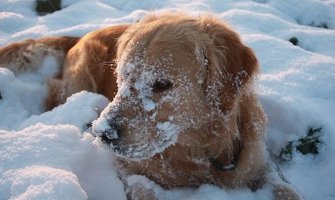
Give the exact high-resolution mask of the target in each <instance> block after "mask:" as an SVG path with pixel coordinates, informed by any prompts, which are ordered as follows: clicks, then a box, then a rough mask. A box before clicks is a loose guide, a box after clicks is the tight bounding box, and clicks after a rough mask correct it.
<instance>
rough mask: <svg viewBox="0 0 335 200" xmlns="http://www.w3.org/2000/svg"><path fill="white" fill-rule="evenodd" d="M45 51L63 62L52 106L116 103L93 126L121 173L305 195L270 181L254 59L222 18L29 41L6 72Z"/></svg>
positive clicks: (170, 20)
mask: <svg viewBox="0 0 335 200" xmlns="http://www.w3.org/2000/svg"><path fill="white" fill-rule="evenodd" d="M46 55H52V56H55V57H56V58H57V59H58V60H59V64H60V65H61V66H62V71H61V72H60V73H59V75H58V76H57V77H55V78H54V79H51V80H49V81H48V85H49V96H48V98H47V100H46V109H51V108H52V107H54V106H57V105H59V104H61V103H64V102H65V100H66V98H67V97H69V96H70V95H71V94H73V93H76V92H79V91H81V90H88V91H92V92H96V93H100V94H103V95H105V96H106V97H108V98H109V99H110V100H112V103H111V104H110V105H109V106H108V107H107V108H106V109H105V110H104V111H103V112H102V114H101V116H100V117H99V119H97V120H96V121H95V122H94V123H93V130H94V132H95V134H96V135H98V136H101V137H102V138H103V139H104V140H105V141H107V142H109V143H111V146H112V147H113V150H114V151H115V153H116V155H117V157H118V161H119V164H120V165H121V167H120V168H121V169H123V176H128V175H132V174H138V175H143V176H146V177H148V178H149V179H151V180H153V181H154V182H156V183H158V184H159V185H161V186H162V187H164V188H174V187H197V186H199V185H201V184H204V183H209V184H214V185H217V186H221V187H229V188H241V187H248V188H250V189H252V190H256V189H258V188H260V187H262V186H263V185H264V184H266V183H270V185H272V186H273V189H274V194H275V198H276V199H300V196H299V195H298V194H297V193H296V192H295V191H294V190H293V189H292V188H291V187H290V186H288V185H287V184H285V183H284V182H276V181H273V180H270V178H269V176H268V174H269V171H270V169H269V164H268V162H267V159H266V153H265V146H264V137H265V125H266V117H265V114H264V112H263V109H262V106H261V105H260V103H259V101H258V99H257V97H256V95H255V92H254V90H253V88H254V77H255V75H256V74H257V72H258V62H257V59H256V57H255V55H254V53H253V51H252V50H251V49H250V48H249V47H247V46H246V45H244V44H243V43H242V42H241V40H240V38H239V36H238V34H236V33H235V32H234V31H232V29H231V28H229V27H228V26H227V25H226V24H224V23H222V22H220V21H219V20H217V19H216V18H214V17H212V16H209V15H208V16H204V17H196V18H193V17H190V16H188V15H185V14H180V13H178V14H171V13H168V14H161V15H149V16H147V17H145V18H144V19H143V20H141V21H140V22H138V23H136V24H133V25H120V26H113V27H108V28H104V29H101V30H97V31H94V32H91V33H89V34H87V35H85V36H84V37H82V38H80V39H79V38H73V37H56V38H44V39H38V40H27V41H24V42H21V43H15V44H10V45H8V46H6V47H2V48H1V49H0V66H3V67H8V68H10V69H11V70H13V71H14V72H16V73H19V72H20V71H26V70H33V69H36V68H37V67H38V65H39V63H40V62H41V60H43V57H44V56H46ZM36 57H38V58H36ZM107 64H108V65H107ZM110 65H112V66H115V65H116V66H117V67H116V69H115V70H116V74H117V76H115V75H114V71H113V70H112V67H111V66H110ZM133 191H137V193H138V191H141V192H140V193H142V194H134V192H133V193H131V192H130V194H129V195H130V198H136V197H135V196H136V195H137V196H141V197H142V198H143V197H144V198H149V199H150V198H154V197H153V196H154V195H153V196H150V195H152V192H151V193H150V191H149V192H148V191H147V195H148V196H146V194H145V193H146V191H144V190H142V189H138V188H137V189H134V190H133ZM135 193H136V192H135ZM134 195H135V196H134Z"/></svg>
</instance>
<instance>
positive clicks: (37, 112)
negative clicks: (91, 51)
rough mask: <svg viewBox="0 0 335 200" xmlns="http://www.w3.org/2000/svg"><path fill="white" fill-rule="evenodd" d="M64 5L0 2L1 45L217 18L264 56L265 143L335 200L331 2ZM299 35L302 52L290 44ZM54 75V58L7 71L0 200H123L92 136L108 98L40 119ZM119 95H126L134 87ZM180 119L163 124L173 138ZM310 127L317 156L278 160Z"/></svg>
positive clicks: (2, 79)
mask: <svg viewBox="0 0 335 200" xmlns="http://www.w3.org/2000/svg"><path fill="white" fill-rule="evenodd" d="M62 6H63V7H64V8H63V9H62V10H60V11H57V12H55V13H52V14H49V15H46V16H37V14H36V13H35V12H34V10H33V8H34V0H15V1H13V0H2V1H0V45H5V44H7V43H10V42H14V41H20V40H23V39H27V38H38V37H42V36H49V35H72V36H82V35H84V34H85V33H88V32H90V31H92V30H95V29H97V28H101V27H105V26H108V25H113V24H120V23H132V22H136V21H137V20H138V19H140V18H141V17H143V16H145V15H146V14H147V13H149V12H151V11H154V12H160V11H166V10H180V11H183V12H187V13H190V14H192V15H194V16H198V15H201V14H202V13H207V12H213V13H216V14H217V16H218V17H219V18H220V19H221V20H224V21H227V22H228V23H229V24H230V25H231V26H232V27H233V28H234V30H236V31H237V32H238V33H240V34H241V36H242V39H243V41H244V42H245V43H246V44H247V45H249V46H250V47H252V48H253V49H254V50H255V53H256V55H257V57H258V59H259V62H260V65H261V70H262V72H261V75H259V80H258V88H257V93H258V95H259V97H260V99H261V103H262V105H263V107H264V110H265V112H266V113H267V115H268V119H269V122H268V127H267V135H268V137H267V141H266V145H267V147H268V150H269V152H270V155H271V156H270V157H271V158H272V160H273V162H275V163H276V164H277V165H278V167H279V169H280V171H281V173H282V174H283V176H284V177H285V179H287V180H288V181H289V182H290V183H291V184H292V185H293V186H294V187H295V188H296V189H297V190H298V191H300V192H301V193H302V195H303V196H304V198H305V199H311V200H313V199H325V200H327V199H329V200H330V199H335V191H334V185H335V173H334V168H335V153H334V152H335V136H334V133H335V123H334V119H335V112H334V108H335V93H334V90H335V82H334V79H335V51H334V46H335V30H334V29H335V1H334V0H323V1H322V0H281V1H278V0H254V1H251V0H240V1H232V0H223V1H222V0H195V1H188V0H168V1H158V0H154V1H151V0H144V1H127V0H123V1H112V0H82V1H77V0H63V1H62ZM292 37H296V38H297V39H298V45H297V46H294V45H292V44H291V43H290V42H289V41H288V40H289V39H290V38H292ZM56 72H57V67H56V64H55V61H54V60H53V58H51V57H48V58H47V59H46V60H45V61H44V63H43V67H42V68H41V69H40V70H39V71H37V72H34V73H27V74H23V75H17V76H15V75H14V74H13V73H12V72H11V71H9V70H7V69H4V68H0V94H1V98H0V114H1V117H0V199H126V196H125V192H124V186H123V184H122V182H121V180H120V179H119V178H118V176H117V166H116V165H115V162H114V160H113V153H112V151H110V150H109V149H108V148H107V147H106V146H105V145H104V144H103V143H102V142H101V141H100V140H99V139H97V138H94V137H93V136H92V135H91V134H90V128H89V126H90V124H91V122H92V121H94V120H96V119H97V118H98V116H99V114H100V113H101V112H102V115H103V114H104V112H103V111H102V110H103V108H104V107H106V106H107V104H108V100H107V99H106V98H105V97H103V96H101V95H98V94H92V93H89V92H85V91H83V92H80V93H78V94H74V95H73V96H72V97H70V98H69V99H68V101H67V102H66V103H65V104H64V105H61V106H59V107H57V108H55V109H53V110H52V111H49V112H45V113H43V106H42V104H43V99H44V98H45V96H46V86H45V79H46V78H47V77H50V76H52V75H53V74H55V73H56ZM148 77H149V76H147V77H146V78H148ZM144 78H145V77H143V81H151V80H145V79H144ZM138 84H141V83H138ZM138 87H142V86H141V85H138ZM121 89H123V90H125V92H124V93H123V94H124V95H126V94H127V93H126V91H127V90H128V88H126V86H125V88H121ZM167 98H168V97H167ZM143 100H144V104H145V107H146V109H147V110H151V109H153V108H154V106H156V105H155V103H154V102H153V101H151V99H150V94H147V93H146V91H145V90H144V91H143ZM156 114H157V113H153V115H152V117H153V118H154V117H155V115H156ZM173 117H174V116H170V119H169V120H170V121H167V122H164V123H162V124H160V127H158V128H159V129H162V130H164V131H165V130H169V131H170V133H171V135H175V134H174V133H173V130H175V129H176V128H175V127H173V126H174V124H173V123H171V122H172V121H173V120H175V119H174V118H173ZM99 119H101V118H99ZM95 123H98V122H97V121H96V122H95ZM104 123H106V121H103V120H102V121H100V122H99V124H98V127H102V126H103V125H104ZM93 126H94V124H93ZM104 126H107V125H106V124H105V125H104ZM310 127H322V133H321V138H320V139H321V140H322V142H323V143H322V144H321V145H320V153H319V154H317V155H303V154H301V153H300V152H298V151H296V150H294V151H293V158H292V160H291V161H289V162H286V163H283V162H279V161H278V160H277V159H276V156H277V155H279V152H280V150H281V148H282V147H284V146H285V144H286V142H288V141H297V140H298V139H299V138H301V137H303V136H306V133H307V130H308V128H310ZM114 137H116V136H114ZM127 181H128V184H129V185H132V184H135V183H136V182H141V183H145V185H147V187H150V188H154V189H155V193H156V194H157V195H158V196H159V198H160V199H271V198H272V195H271V191H270V188H269V187H268V186H265V187H264V188H262V189H260V190H258V191H256V192H252V191H250V190H248V189H235V190H233V189H223V188H218V187H216V186H213V185H207V184H205V185H202V186H200V187H199V188H197V189H192V188H182V189H173V190H164V189H162V188H160V187H158V186H157V185H155V184H154V183H153V182H152V181H150V180H148V179H146V178H144V177H142V176H132V177H129V179H128V180H127Z"/></svg>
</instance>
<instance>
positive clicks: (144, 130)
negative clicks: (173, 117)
mask: <svg viewBox="0 0 335 200" xmlns="http://www.w3.org/2000/svg"><path fill="white" fill-rule="evenodd" d="M101 118H102V117H100V118H99V119H98V120H96V121H95V122H93V134H95V135H96V136H98V137H100V138H101V140H102V141H103V142H105V143H107V144H109V145H110V148H111V149H112V150H113V151H114V152H115V154H116V155H117V156H122V157H126V158H130V159H147V158H151V157H153V156H155V155H156V154H159V153H162V152H163V151H164V150H165V149H166V148H168V147H169V146H171V145H173V144H175V143H176V142H177V138H178V133H179V132H180V128H179V127H178V126H177V125H175V124H173V123H172V122H171V121H166V122H159V123H157V124H156V126H155V127H154V128H151V129H149V128H148V127H146V126H144V127H141V128H136V129H130V130H128V129H124V130H126V131H128V132H124V130H122V131H120V130H118V129H117V128H116V127H115V126H110V124H111V123H109V122H108V120H107V119H105V118H103V119H101Z"/></svg>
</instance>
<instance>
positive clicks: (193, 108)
mask: <svg viewBox="0 0 335 200" xmlns="http://www.w3.org/2000/svg"><path fill="white" fill-rule="evenodd" d="M205 22H206V21H205V20H204V21H201V20H194V19H192V18H187V17H180V18H178V17H177V18H176V17H171V16H168V15H167V16H165V17H163V18H155V17H149V18H147V19H146V20H144V21H142V22H139V23H138V24H136V25H133V26H132V27H131V28H129V29H128V30H127V31H126V33H125V34H123V35H122V37H121V38H120V39H119V46H118V54H117V61H118V66H117V69H116V73H117V84H118V92H117V94H116V96H115V98H114V100H113V102H112V103H111V104H110V105H109V106H108V107H107V108H106V109H105V110H104V111H103V113H102V114H101V117H100V118H99V119H98V120H96V121H95V123H94V124H93V128H94V131H95V132H96V133H97V135H103V137H104V138H105V139H107V140H110V141H111V143H112V146H113V147H114V151H115V152H116V153H118V154H120V155H123V156H126V157H130V158H137V159H146V158H150V157H153V156H154V155H156V154H158V153H162V152H163V151H164V150H165V149H167V148H169V147H170V146H174V145H177V144H179V143H185V140H183V139H182V138H185V136H186V137H187V138H192V140H193V142H190V141H187V143H188V144H185V145H186V146H188V148H191V149H192V148H193V147H192V144H193V145H197V144H198V143H199V144H200V143H206V142H208V144H204V146H208V145H209V143H213V141H212V140H215V138H216V137H212V136H211V135H207V134H208V133H209V132H210V133H211V134H217V135H219V133H215V132H219V131H221V132H222V131H224V129H225V128H227V127H225V121H226V118H227V115H228V114H229V110H231V109H232V107H233V104H234V103H233V102H234V101H235V98H234V96H233V95H234V94H232V93H234V91H235V89H234V88H237V87H239V86H240V85H241V84H243V81H244V78H245V77H243V76H244V75H245V74H246V73H248V72H246V71H244V70H240V69H234V72H235V71H237V72H236V75H234V74H233V73H231V74H229V70H228V69H222V67H223V66H221V64H222V63H223V62H224V61H223V60H224V59H225V58H223V57H222V49H218V48H222V46H221V47H216V45H218V44H215V42H216V40H215V39H213V37H212V36H210V34H209V33H208V31H209V30H207V29H209V28H212V27H210V26H211V25H210V24H209V23H208V24H206V23H205ZM213 28H214V29H215V27H213ZM227 30H228V29H227ZM229 34H231V33H230V31H229V30H228V35H229ZM233 36H234V37H237V36H235V35H233ZM229 37H231V36H229ZM236 40H237V42H238V43H239V44H238V45H240V44H241V43H240V42H239V39H238V38H237V39H236ZM211 47H213V48H211ZM224 48H229V47H228V46H225V47H224ZM238 56H239V57H238V59H240V55H238ZM230 59H234V58H228V59H227V60H225V62H229V60H230ZM224 67H225V66H224ZM239 68H240V67H239ZM224 73H227V74H224ZM223 77H225V78H226V80H223V79H222V78H223ZM225 84H228V86H225ZM223 88H224V89H225V90H226V92H222V91H221V90H222V89H223ZM220 95H229V96H228V98H226V99H227V100H226V101H222V99H221V98H220V97H219V96H220ZM200 134H202V135H201V137H199V135H200ZM196 135H197V136H196ZM192 136H194V137H192ZM196 138H198V140H199V141H196V140H197V139H196ZM203 138H210V139H208V140H205V141H204V140H203ZM226 139H227V141H224V142H226V143H229V140H230V138H229V136H227V138H226ZM200 140H201V141H200ZM215 142H216V141H214V143H215ZM195 148H198V147H195ZM220 150H221V149H220ZM204 151H207V150H204Z"/></svg>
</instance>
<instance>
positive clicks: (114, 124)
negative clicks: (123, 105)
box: [101, 117, 122, 144]
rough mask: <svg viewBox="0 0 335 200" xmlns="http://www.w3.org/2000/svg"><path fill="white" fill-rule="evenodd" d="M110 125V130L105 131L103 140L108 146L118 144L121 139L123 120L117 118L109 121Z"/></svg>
mask: <svg viewBox="0 0 335 200" xmlns="http://www.w3.org/2000/svg"><path fill="white" fill-rule="evenodd" d="M108 125H109V127H110V128H108V129H106V130H104V131H103V134H102V136H101V140H102V141H104V142H106V143H108V144H110V143H116V142H117V140H118V139H120V137H121V128H122V120H121V119H120V118H119V117H116V118H114V119H112V120H109V121H108Z"/></svg>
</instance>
